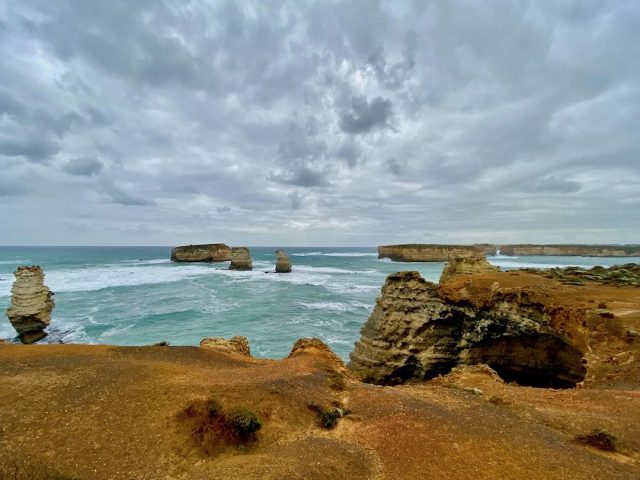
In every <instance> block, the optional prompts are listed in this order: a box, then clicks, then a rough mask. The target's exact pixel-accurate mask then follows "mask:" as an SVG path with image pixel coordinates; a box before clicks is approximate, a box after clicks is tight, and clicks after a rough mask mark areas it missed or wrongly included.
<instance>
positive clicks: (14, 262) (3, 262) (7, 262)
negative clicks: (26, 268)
mask: <svg viewBox="0 0 640 480" xmlns="http://www.w3.org/2000/svg"><path fill="white" fill-rule="evenodd" d="M30 263H31V260H24V259H17V260H1V261H0V265H19V264H23V265H27V264H30Z"/></svg>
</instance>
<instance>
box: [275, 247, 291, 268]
mask: <svg viewBox="0 0 640 480" xmlns="http://www.w3.org/2000/svg"><path fill="white" fill-rule="evenodd" d="M290 271H291V260H290V259H289V257H288V256H287V254H286V253H284V250H282V249H281V248H279V249H278V250H276V273H289V272H290Z"/></svg>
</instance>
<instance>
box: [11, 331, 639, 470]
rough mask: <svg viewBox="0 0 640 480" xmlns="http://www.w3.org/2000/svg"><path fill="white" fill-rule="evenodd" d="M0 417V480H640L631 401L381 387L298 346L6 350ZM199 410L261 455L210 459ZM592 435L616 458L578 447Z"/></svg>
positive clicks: (220, 450) (498, 386)
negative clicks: (250, 353) (249, 415)
mask: <svg viewBox="0 0 640 480" xmlns="http://www.w3.org/2000/svg"><path fill="white" fill-rule="evenodd" d="M625 361H626V360H625ZM620 362H623V360H622V359H620ZM0 405H3V406H10V407H8V408H4V409H3V413H2V422H1V423H0V446H1V448H0V478H12V479H19V478H25V479H26V478H29V479H53V478H56V479H63V478H65V479H70V478H73V479H75V480H85V479H86V480H88V479H92V480H107V479H108V480H121V479H122V480H124V479H126V480H132V479H133V480H137V479H140V480H142V479H165V478H166V479H170V478H176V479H194V480H205V479H210V478H220V479H231V480H233V479H242V480H252V479H260V480H276V479H302V478H304V479H308V480H324V479H332V480H347V479H349V480H351V479H375V480H395V479H403V480H414V479H415V480H418V479H419V480H423V479H425V478H437V479H439V480H479V479H487V480H488V479H496V478H504V479H516V478H522V479H525V478H540V479H542V478H544V479H545V480H564V479H568V478H571V479H576V480H587V479H596V478H597V479H599V478H606V479H608V480H631V479H637V478H639V477H640V466H639V465H640V396H638V392H637V390H635V391H634V390H624V389H617V390H616V389H603V390H593V389H588V388H585V389H572V390H550V389H536V388H528V387H518V386H515V385H510V384H505V383H502V382H500V381H499V380H498V379H496V378H495V376H494V375H493V374H492V373H491V371H490V370H489V369H487V368H484V367H475V368H468V369H456V370H455V371H453V372H451V374H449V375H447V376H445V377H441V378H438V379H436V380H433V381H432V382H429V383H420V384H415V385H403V386H398V387H393V388H389V387H380V386H376V385H368V384H362V383H360V382H358V381H356V380H354V379H353V378H352V377H351V376H350V375H349V374H348V372H344V365H343V364H342V362H341V361H340V359H339V358H337V357H336V356H335V355H334V354H333V353H332V352H331V350H330V349H328V348H327V347H326V345H323V344H322V343H321V342H319V341H317V340H304V341H300V342H297V343H296V346H295V347H294V348H293V349H292V352H291V355H290V356H289V357H287V358H285V359H282V360H271V359H269V360H266V359H257V358H250V357H246V356H242V355H238V354H237V353H235V352H231V351H229V352H225V350H224V349H218V348H214V349H207V348H198V347H173V346H172V347H167V346H162V347H151V346H150V347H116V346H110V345H42V346H37V347H34V346H26V345H15V344H2V343H0ZM198 405H203V406H204V407H206V409H205V412H204V414H205V415H206V416H207V417H206V418H210V416H211V415H212V412H213V413H214V414H215V412H216V411H218V410H219V409H220V408H222V409H223V410H224V412H237V411H238V409H243V410H240V411H250V412H254V413H255V414H256V415H257V417H258V418H259V420H260V422H261V429H260V430H259V431H258V433H257V436H256V438H255V439H254V440H253V441H252V442H251V443H248V444H241V445H235V444H228V445H224V444H215V443H213V445H214V447H215V448H213V449H212V450H210V449H205V448H204V447H205V444H203V443H202V442H203V440H212V441H215V439H216V437H215V435H216V434H217V432H218V431H217V430H215V429H211V430H208V431H206V432H205V433H206V434H207V435H208V436H207V437H204V438H203V437H201V436H198V435H197V433H198V432H197V430H196V429H194V425H197V424H196V422H197V420H198V418H199V417H198V416H197V415H199V410H198V409H197V408H194V407H197V406H198ZM327 420H335V422H336V423H335V424H333V423H327ZM325 425H327V426H326V427H325ZM214 426H215V425H214ZM597 429H604V430H605V431H606V434H607V435H609V436H610V437H611V438H614V439H615V441H616V451H613V452H608V451H602V450H598V449H596V448H594V447H592V446H589V445H587V444H585V443H584V442H581V441H578V440H577V439H579V438H583V437H584V435H585V434H589V433H590V432H593V431H594V430H597Z"/></svg>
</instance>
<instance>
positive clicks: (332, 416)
mask: <svg viewBox="0 0 640 480" xmlns="http://www.w3.org/2000/svg"><path fill="white" fill-rule="evenodd" d="M308 407H309V409H310V410H313V411H314V412H316V416H317V417H318V425H320V426H321V427H322V428H327V429H331V428H335V426H336V425H338V420H339V419H341V418H342V417H344V416H345V415H347V414H348V412H345V410H343V409H342V408H338V407H323V406H322V405H318V404H316V403H310V404H309V405H308Z"/></svg>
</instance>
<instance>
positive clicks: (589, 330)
mask: <svg viewBox="0 0 640 480" xmlns="http://www.w3.org/2000/svg"><path fill="white" fill-rule="evenodd" d="M639 303H640V298H639V297H638V291H637V288H636V287H608V286H602V285H600V284H596V283H595V282H585V284H584V286H573V285H564V284H562V283H560V282H559V281H557V280H554V279H549V278H544V277H542V276H539V275H536V274H532V273H527V272H521V271H517V272H485V273H478V274H474V275H469V276H461V277H457V278H451V279H448V280H447V281H446V282H444V283H442V284H441V285H437V284H434V283H432V282H428V281H426V280H424V279H423V278H422V277H420V275H419V274H418V273H417V272H400V273H395V274H392V275H389V277H387V281H386V283H385V285H384V287H383V288H382V293H381V295H380V297H379V298H378V299H377V301H376V306H375V309H374V311H373V312H372V314H371V316H370V318H369V319H368V321H367V322H366V323H365V325H364V327H363V328H362V330H361V337H360V340H359V341H358V342H357V343H356V347H355V351H354V352H352V353H351V363H350V368H351V370H353V371H354V372H355V373H356V374H357V375H359V376H360V378H362V379H363V380H364V381H367V382H372V383H381V384H397V383H402V382H405V381H407V380H411V379H429V378H433V377H435V376H437V375H440V374H445V373H447V372H449V371H450V370H451V368H453V367H454V366H456V365H464V364H468V365H472V364H476V363H485V364H487V365H489V366H490V367H491V368H493V369H495V370H496V371H497V372H498V374H499V375H500V376H501V377H502V378H504V379H505V380H506V381H515V382H517V383H518V384H521V385H531V386H538V387H572V386H575V385H576V384H579V383H580V384H582V383H583V382H584V383H586V384H596V383H601V382H613V381H614V380H615V381H619V382H624V381H628V380H629V379H635V378H636V377H638V378H639V379H640V375H639V372H638V369H637V368H635V367H633V365H632V364H633V362H634V360H630V359H635V358H639V357H638V355H639V354H640V348H639V342H638V340H637V339H636V337H635V336H634V332H636V331H637V328H638V324H640V305H639ZM610 305H619V306H620V307H619V308H620V310H619V312H620V314H621V315H622V316H621V317H620V318H619V317H618V315H616V314H614V313H612V312H611V311H609V309H608V307H609V306H610ZM612 357H615V360H611V361H608V360H604V359H606V358H612Z"/></svg>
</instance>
